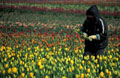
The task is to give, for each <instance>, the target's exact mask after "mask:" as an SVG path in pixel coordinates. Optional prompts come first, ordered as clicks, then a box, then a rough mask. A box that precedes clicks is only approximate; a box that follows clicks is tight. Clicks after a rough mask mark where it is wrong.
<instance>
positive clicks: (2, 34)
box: [0, 10, 120, 78]
mask: <svg viewBox="0 0 120 78" xmlns="http://www.w3.org/2000/svg"><path fill="white" fill-rule="evenodd" d="M2 11H3V12H0V78H120V23H119V21H117V20H119V19H120V17H109V16H108V17H109V18H110V19H108V18H107V16H106V17H105V16H103V17H104V18H105V19H106V22H107V23H108V34H109V44H108V46H107V48H106V49H105V53H104V55H103V56H97V59H95V56H91V57H90V56H86V57H84V58H83V54H84V47H85V45H84V39H82V38H81V34H80V27H81V26H82V24H83V22H84V20H85V16H83V15H73V14H63V13H51V12H48V13H46V12H39V13H36V12H32V13H31V11H27V12H25V11H23V12H21V11H13V10H12V11H10V10H9V11H5V10H2ZM111 21H112V22H111ZM113 21H114V22H113ZM89 58H92V59H91V60H90V59H89ZM98 60H99V61H98ZM99 69H100V70H101V72H100V73H99Z"/></svg>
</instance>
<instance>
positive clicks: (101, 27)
mask: <svg viewBox="0 0 120 78" xmlns="http://www.w3.org/2000/svg"><path fill="white" fill-rule="evenodd" d="M86 15H92V16H93V17H94V18H95V21H94V22H91V21H89V20H88V19H87V18H86V20H85V22H84V24H83V26H82V28H81V31H82V32H85V33H87V34H88V36H91V35H96V37H97V39H95V40H93V41H89V40H87V39H86V40H85V47H86V48H89V49H104V48H106V47H107V45H108V28H107V24H106V22H105V21H104V20H103V19H102V18H101V17H100V16H99V12H98V8H97V6H96V5H93V6H91V7H90V8H89V9H88V10H87V12H86Z"/></svg>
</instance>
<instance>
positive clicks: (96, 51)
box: [84, 47, 104, 58]
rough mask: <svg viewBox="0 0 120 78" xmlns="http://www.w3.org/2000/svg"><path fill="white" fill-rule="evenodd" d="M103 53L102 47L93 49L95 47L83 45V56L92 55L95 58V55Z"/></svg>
mask: <svg viewBox="0 0 120 78" xmlns="http://www.w3.org/2000/svg"><path fill="white" fill-rule="evenodd" d="M103 54H104V49H95V48H87V47H85V50H84V56H87V55H89V56H91V55H94V56H95V58H97V55H103Z"/></svg>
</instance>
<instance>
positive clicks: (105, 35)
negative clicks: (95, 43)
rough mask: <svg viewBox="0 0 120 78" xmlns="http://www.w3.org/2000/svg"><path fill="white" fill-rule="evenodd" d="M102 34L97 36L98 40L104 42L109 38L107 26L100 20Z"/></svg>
mask: <svg viewBox="0 0 120 78" xmlns="http://www.w3.org/2000/svg"><path fill="white" fill-rule="evenodd" d="M99 30H100V33H99V34H96V40H103V39H105V38H106V37H107V32H108V30H107V24H106V23H105V22H104V21H103V20H102V19H100V28H99Z"/></svg>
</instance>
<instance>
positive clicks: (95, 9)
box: [86, 5, 99, 22]
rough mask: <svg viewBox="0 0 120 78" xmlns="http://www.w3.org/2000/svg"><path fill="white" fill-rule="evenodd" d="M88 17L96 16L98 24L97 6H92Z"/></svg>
mask: <svg viewBox="0 0 120 78" xmlns="http://www.w3.org/2000/svg"><path fill="white" fill-rule="evenodd" d="M86 15H92V16H94V17H95V19H96V22H97V21H98V19H99V12H98V8H97V6H96V5H93V6H91V7H90V8H89V9H88V10H87V12H86Z"/></svg>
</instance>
